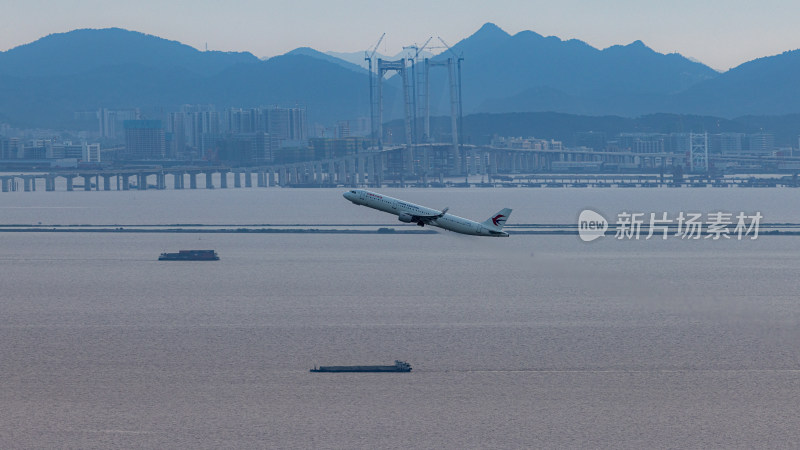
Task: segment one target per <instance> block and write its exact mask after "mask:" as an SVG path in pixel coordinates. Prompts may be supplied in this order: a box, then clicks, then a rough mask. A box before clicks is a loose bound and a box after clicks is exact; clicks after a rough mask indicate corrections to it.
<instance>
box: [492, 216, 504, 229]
mask: <svg viewBox="0 0 800 450" xmlns="http://www.w3.org/2000/svg"><path fill="white" fill-rule="evenodd" d="M503 217H505V216H504V215H502V214H498V215H496V216H494V217H492V223H493V224H494V226H496V227H501V226H503V225H502V223H505V221H506V219H503ZM498 222H500V223H498Z"/></svg>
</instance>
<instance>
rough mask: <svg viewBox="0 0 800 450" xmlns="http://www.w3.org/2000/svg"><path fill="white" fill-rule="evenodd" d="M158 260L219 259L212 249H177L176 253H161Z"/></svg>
mask: <svg viewBox="0 0 800 450" xmlns="http://www.w3.org/2000/svg"><path fill="white" fill-rule="evenodd" d="M158 260H159V261H219V255H217V252H215V251H214V250H179V251H178V253H162V254H161V256H159V257H158Z"/></svg>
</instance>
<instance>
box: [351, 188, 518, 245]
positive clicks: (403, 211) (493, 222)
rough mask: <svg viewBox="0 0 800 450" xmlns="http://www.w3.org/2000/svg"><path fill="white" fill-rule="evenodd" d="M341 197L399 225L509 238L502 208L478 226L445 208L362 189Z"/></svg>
mask: <svg viewBox="0 0 800 450" xmlns="http://www.w3.org/2000/svg"><path fill="white" fill-rule="evenodd" d="M344 198H346V199H348V200H350V201H351V202H353V203H355V204H356V205H362V206H368V207H370V208H373V209H377V210H378V211H383V212H387V213H390V214H394V215H396V216H397V219H398V220H399V221H400V222H405V223H411V222H415V223H416V224H417V225H419V226H421V227H424V226H425V225H431V226H434V227H439V228H444V229H445V230H450V231H455V232H456V233H462V234H471V235H474V236H495V237H508V233H506V232H505V231H502V228H503V225H505V223H506V220H507V219H508V216H510V215H511V209H509V208H505V209H502V210H500V211H499V212H498V213H497V214H494V215H493V216H492V217H490V218H488V219H486V220H485V221H483V222H480V223H479V222H475V221H473V220H469V219H465V218H463V217H458V216H454V215H452V214H448V213H447V208H445V209H443V210H441V211H437V210H435V209H431V208H426V207H424V206H419V205H415V204H413V203H409V202H406V201H403V200H398V199H396V198H392V197H388V196H386V195H381V194H378V193H376V192H371V191H366V190H364V189H353V190H352V191H347V192H345V193H344Z"/></svg>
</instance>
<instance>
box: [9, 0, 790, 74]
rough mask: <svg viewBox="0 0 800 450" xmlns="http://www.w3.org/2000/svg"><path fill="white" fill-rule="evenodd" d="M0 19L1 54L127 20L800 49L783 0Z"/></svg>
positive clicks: (302, 33)
mask: <svg viewBox="0 0 800 450" xmlns="http://www.w3.org/2000/svg"><path fill="white" fill-rule="evenodd" d="M5 3H6V4H4V5H3V15H2V17H0V51H6V50H9V49H11V48H14V47H17V46H19V45H24V44H27V43H30V42H33V41H35V40H37V39H40V38H42V37H44V36H46V35H48V34H52V33H63V32H67V31H71V30H74V29H78V28H108V27H119V28H125V29H128V30H134V31H140V32H143V33H147V34H152V35H156V36H159V37H162V38H165V39H170V40H176V41H179V42H182V43H184V44H187V45H190V46H192V47H195V48H197V49H199V50H204V49H205V48H206V45H207V46H208V49H209V50H220V51H247V52H250V53H253V54H254V55H256V56H258V57H271V56H275V55H280V54H283V53H286V52H288V51H290V50H293V49H295V48H297V47H312V48H314V49H316V50H319V51H333V52H357V51H363V50H366V49H367V48H370V47H372V46H374V45H375V43H376V41H377V40H378V38H379V37H380V35H381V34H382V33H384V32H386V38H385V39H384V42H383V43H382V44H381V46H380V48H379V49H378V50H379V51H380V52H381V53H384V54H389V55H392V54H395V53H397V52H399V51H400V50H401V49H402V47H403V46H404V45H410V44H414V43H417V44H422V43H423V42H424V41H425V40H426V39H427V38H428V37H429V36H434V37H435V36H441V37H442V38H444V40H445V41H446V42H448V43H449V44H450V45H455V43H456V42H458V41H460V40H461V39H463V38H466V37H468V36H469V35H471V34H472V33H474V32H475V31H477V30H478V29H479V28H480V27H481V26H482V25H483V24H484V23H486V22H492V23H495V24H496V25H497V26H499V27H500V28H502V29H503V30H505V31H506V32H508V33H509V34H512V35H513V34H515V33H518V32H520V31H524V30H531V31H535V32H537V33H539V34H542V35H545V36H557V37H559V38H561V39H564V40H568V39H578V40H581V41H584V42H586V43H588V44H589V45H592V46H593V47H597V48H600V49H603V48H606V47H609V46H612V45H626V44H629V43H631V42H633V41H636V40H641V41H643V42H644V43H645V44H646V45H647V46H648V47H650V48H652V49H653V50H655V51H658V52H660V53H673V52H677V53H680V54H682V55H684V56H686V57H689V58H693V59H695V60H698V61H700V62H702V63H704V64H706V65H709V66H710V67H712V68H714V69H716V70H720V71H725V70H728V69H730V68H732V67H736V66H738V65H740V64H742V63H744V62H747V61H750V60H753V59H756V58H760V57H765V56H771V55H775V54H779V53H782V52H785V51H790V50H795V49H797V48H800V29H799V28H798V27H797V26H796V23H795V21H796V20H795V18H796V17H798V13H800V4H795V3H793V2H788V1H782V0H764V1H761V2H758V3H756V2H749V1H742V0H704V1H700V2H697V1H689V0H674V1H672V2H657V1H650V0H609V1H605V2H596V1H588V0H563V1H559V2H555V1H544V0H499V1H495V2H488V1H485V0H482V1H476V0H461V1H454V0H444V1H434V2H430V1H421V0H406V1H404V2H402V3H392V4H382V5H381V6H380V7H376V6H375V4H374V2H370V1H367V0H349V1H338V2H337V1H325V0H296V1H294V2H291V3H289V2H280V3H277V2H264V1H257V0H232V1H229V2H219V1H215V0H191V1H190V0H175V1H170V2H157V1H154V0H140V1H138V2H129V1H116V0H113V1H100V0H75V1H70V2H63V1H57V0H30V1H24V2H23V1H16V0H11V1H7V2H5Z"/></svg>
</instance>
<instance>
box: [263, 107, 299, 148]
mask: <svg viewBox="0 0 800 450" xmlns="http://www.w3.org/2000/svg"><path fill="white" fill-rule="evenodd" d="M264 117H265V119H266V123H267V133H269V134H270V136H274V137H275V138H276V139H278V140H279V141H294V142H299V141H306V140H307V139H308V131H307V130H308V123H307V122H306V110H305V108H278V107H275V108H270V109H265V110H264Z"/></svg>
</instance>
